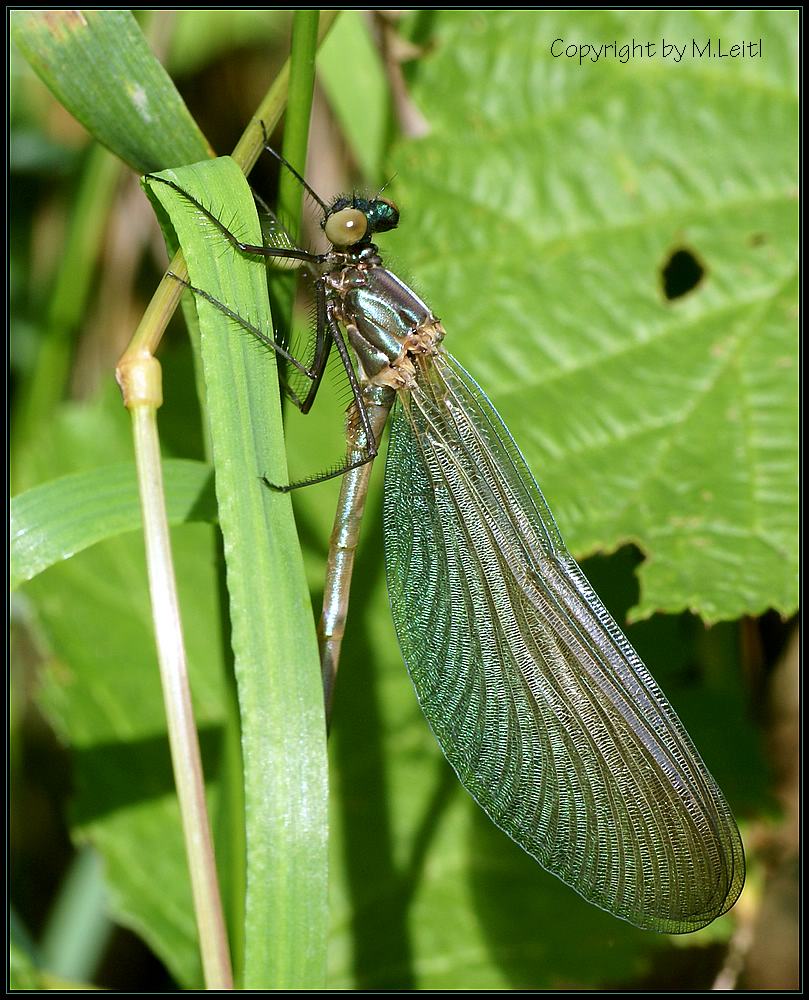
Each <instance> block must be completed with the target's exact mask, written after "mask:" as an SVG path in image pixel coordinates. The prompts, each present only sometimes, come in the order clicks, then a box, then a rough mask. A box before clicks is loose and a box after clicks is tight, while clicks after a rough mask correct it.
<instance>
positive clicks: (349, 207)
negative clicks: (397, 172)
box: [321, 195, 399, 247]
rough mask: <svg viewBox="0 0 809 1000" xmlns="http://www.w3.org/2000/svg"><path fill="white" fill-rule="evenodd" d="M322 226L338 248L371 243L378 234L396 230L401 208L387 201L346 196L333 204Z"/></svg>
mask: <svg viewBox="0 0 809 1000" xmlns="http://www.w3.org/2000/svg"><path fill="white" fill-rule="evenodd" d="M321 225H322V226H323V231H324V232H325V233H326V237H327V238H328V239H329V240H330V241H331V243H332V244H333V245H334V246H336V247H353V246H356V245H357V244H359V243H367V242H369V241H370V239H371V237H372V236H373V235H374V234H375V233H387V232H389V231H390V230H391V229H395V228H396V227H397V226H398V225H399V209H398V208H397V207H396V206H395V205H394V203H393V202H392V201H388V199H387V198H371V199H369V198H359V197H357V196H356V195H352V196H351V197H350V198H349V197H345V196H343V197H340V198H338V199H337V200H336V201H334V202H333V203H332V205H331V206H330V207H329V210H328V211H327V212H326V216H325V218H324V219H323V222H322V223H321Z"/></svg>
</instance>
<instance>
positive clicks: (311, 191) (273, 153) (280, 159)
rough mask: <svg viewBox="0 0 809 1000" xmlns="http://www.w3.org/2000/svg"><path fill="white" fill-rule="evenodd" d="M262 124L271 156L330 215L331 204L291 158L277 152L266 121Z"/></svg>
mask: <svg viewBox="0 0 809 1000" xmlns="http://www.w3.org/2000/svg"><path fill="white" fill-rule="evenodd" d="M260 124H261V131H262V133H263V134H264V148H265V149H266V150H267V152H268V153H269V154H270V156H274V157H275V158H276V160H278V162H279V163H280V164H281V165H282V166H284V167H286V168H287V170H288V171H289V172H290V173H291V174H292V176H293V177H294V178H295V179H296V180H297V181H298V182H299V183H300V184H301V185H302V186H303V187H304V189H305V190H306V191H308V192H309V194H310V195H311V196H312V197H313V198H314V199H315V201H316V202H317V203H318V205H320V207H321V208H322V209H323V212H324V214H326V215H328V212H329V206H328V205H327V204H326V202H325V201H323V199H322V198H321V197H320V195H319V194H318V193H317V191H315V190H314V188H312V186H311V185H310V184H308V183H307V182H306V181H305V180H304V178H303V177H301V175H300V174H299V173H298V171H297V170H296V169H295V168H294V167H293V166H292V164H291V163H290V162H289V160H287V159H285V158H284V157H283V156H282V155H281V154H280V153H277V152H276V151H275V150H274V149H273V148H272V146H271V145H270V137H269V136H268V135H267V129H266V127H265V125H264V122H261V123H260Z"/></svg>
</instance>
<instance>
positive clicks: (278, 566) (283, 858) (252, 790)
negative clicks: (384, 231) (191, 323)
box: [145, 158, 327, 989]
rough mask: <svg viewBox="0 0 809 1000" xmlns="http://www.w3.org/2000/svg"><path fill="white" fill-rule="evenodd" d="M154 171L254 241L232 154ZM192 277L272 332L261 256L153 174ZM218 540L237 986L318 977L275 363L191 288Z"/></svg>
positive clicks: (309, 696)
mask: <svg viewBox="0 0 809 1000" xmlns="http://www.w3.org/2000/svg"><path fill="white" fill-rule="evenodd" d="M162 176H164V177H166V178H169V179H171V180H173V181H175V182H176V183H177V184H179V185H180V187H181V188H182V189H183V190H184V191H188V192H190V193H192V194H193V195H194V196H195V197H196V198H197V199H199V201H200V202H201V203H202V204H204V205H205V206H206V207H207V208H209V209H210V210H211V211H212V212H213V213H214V214H215V215H216V216H217V217H219V218H224V219H226V220H227V222H228V224H229V225H230V227H231V228H232V229H235V230H236V232H237V233H238V234H239V236H240V237H241V238H242V239H244V240H246V241H250V242H253V243H256V242H260V230H259V225H258V218H257V216H256V213H255V207H254V205H253V201H252V198H251V196H250V192H249V188H248V187H247V185H246V183H245V180H244V177H243V176H242V174H241V172H240V171H239V169H238V167H237V166H236V164H235V163H234V162H233V161H232V160H230V159H229V158H222V159H219V160H216V161H213V162H212V163H204V164H195V165H194V166H192V167H188V168H185V169H181V170H176V171H167V172H166V173H165V174H163V175H162ZM145 186H146V189H147V191H148V192H149V194H150V196H151V197H152V199H153V200H154V201H155V202H156V203H159V206H160V208H159V209H158V214H159V215H162V211H161V208H162V210H164V211H165V212H167V213H168V214H169V216H170V217H171V223H172V225H173V226H174V229H175V231H176V233H177V236H178V237H179V240H180V244H181V246H182V248H183V252H184V254H185V257H186V261H187V263H188V269H189V274H190V277H191V281H192V283H193V284H195V285H196V286H197V287H201V288H204V289H205V290H206V291H207V292H209V293H210V294H211V295H213V296H214V297H216V298H217V299H218V300H219V301H221V302H224V303H226V304H227V305H228V306H229V307H230V308H231V309H233V310H234V311H237V312H239V314H240V315H242V316H245V318H247V319H249V320H250V321H251V322H252V323H254V324H256V325H258V326H261V327H262V328H263V329H265V330H270V329H271V325H270V318H269V311H268V305H267V294H266V281H265V276H264V271H263V265H262V264H261V263H260V262H257V261H250V260H248V259H246V258H244V257H242V256H240V255H238V254H235V253H233V252H231V251H230V249H229V248H228V247H227V245H226V244H225V245H223V244H224V241H223V240H222V237H221V235H220V234H219V233H218V232H217V231H216V230H215V229H214V227H213V226H212V225H211V224H210V222H208V221H207V220H205V219H204V218H203V217H201V214H200V213H199V211H197V210H196V209H195V208H193V206H191V205H190V203H189V202H188V200H187V199H186V198H184V197H183V196H182V195H181V194H178V193H177V192H176V191H174V190H173V189H171V188H169V187H168V186H167V185H165V184H161V183H159V182H158V181H155V180H151V181H150V180H148V179H147V181H146V182H145ZM197 308H198V312H199V316H200V327H201V330H202V356H203V365H204V369H205V380H206V385H207V394H208V406H209V412H210V418H211V437H212V443H213V453H214V465H215V469H216V491H217V499H218V502H219V518H220V524H221V527H222V534H223V537H224V541H225V558H226V561H227V584H228V591H229V595H230V613H231V624H232V645H233V651H234V655H235V661H236V662H235V673H236V680H237V684H238V688H239V703H240V708H241V717H242V749H243V755H244V766H245V800H246V806H245V808H246V816H245V822H246V828H247V845H248V848H247V888H246V902H245V928H246V942H245V973H244V983H243V987H244V988H245V989H273V988H275V989H282V988H293V987H294V988H298V989H300V988H316V987H318V986H322V984H323V977H324V970H325V936H326V915H327V910H326V874H327V872H326V854H325V850H326V786H327V779H326V754H325V746H326V743H325V725H324V716H323V701H322V691H321V685H320V671H319V666H318V656H317V644H316V640H315V633H314V625H313V619H312V611H311V607H310V603H309V595H308V591H307V588H306V583H305V579H304V573H303V562H302V558H301V554H300V549H299V547H298V542H297V537H296V534H295V527H294V521H293V517H292V508H291V504H290V501H289V497H288V496H284V495H280V494H275V493H272V492H271V491H270V490H268V489H267V488H266V487H264V486H263V485H262V483H261V476H262V475H264V474H266V475H267V477H268V478H269V479H271V480H273V481H276V482H279V481H280V482H283V481H284V480H285V477H286V460H285V456H284V449H283V439H282V433H281V414H280V403H279V396H278V387H277V381H276V373H275V365H274V362H273V360H272V358H268V357H267V351H266V350H262V349H261V345H259V344H258V343H257V342H256V341H254V340H253V338H251V337H250V335H249V334H248V333H246V332H245V331H244V330H242V329H240V328H239V327H238V326H237V325H236V324H235V323H234V322H233V321H231V320H229V319H228V318H227V317H225V316H224V315H223V314H222V312H221V311H219V310H218V309H216V308H215V307H213V306H212V305H211V304H210V303H208V302H206V301H205V300H203V299H200V298H199V297H197Z"/></svg>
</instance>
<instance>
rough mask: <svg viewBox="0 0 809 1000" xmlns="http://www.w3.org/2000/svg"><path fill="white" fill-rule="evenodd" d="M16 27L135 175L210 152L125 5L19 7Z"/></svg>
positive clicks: (43, 68) (20, 41)
mask: <svg viewBox="0 0 809 1000" xmlns="http://www.w3.org/2000/svg"><path fill="white" fill-rule="evenodd" d="M11 31H12V37H13V39H14V41H15V42H16V44H17V46H18V47H19V49H20V51H21V52H22V53H23V54H24V55H25V57H26V58H27V59H28V61H29V63H30V64H31V65H32V66H33V68H34V69H35V70H36V72H37V73H38V74H39V76H40V77H41V78H42V80H43V81H44V82H45V84H46V85H47V86H48V88H49V89H50V90H51V91H52V92H53V94H54V95H55V96H56V97H57V98H58V99H59V100H60V101H61V102H62V104H64V106H65V107H66V108H67V109H68V111H70V113H71V114H73V115H74V116H75V117H76V118H77V119H78V120H79V121H80V122H81V123H82V125H84V127H85V128H86V129H87V130H88V131H89V132H90V133H91V134H92V135H93V136H95V138H96V139H98V141H99V142H102V143H103V144H104V145H105V146H107V147H108V148H109V149H111V150H112V151H113V152H114V153H116V154H117V155H118V156H120V157H121V159H122V160H125V161H126V162H127V163H128V164H129V165H130V166H132V167H133V168H134V169H136V170H137V171H138V172H140V173H143V172H145V171H148V170H155V169H158V168H160V167H164V166H166V164H172V165H177V164H181V163H193V162H195V161H196V160H202V159H204V158H205V157H206V156H210V155H211V150H210V147H209V146H208V144H207V142H206V140H205V137H204V136H203V134H202V132H200V130H199V127H198V126H197V124H196V122H195V121H194V119H193V118H192V117H191V115H190V113H189V111H188V108H186V106H185V103H184V102H183V99H182V98H181V97H180V94H179V93H178V91H177V88H176V87H175V86H174V84H173V83H172V81H171V79H170V77H169V76H168V74H167V73H166V71H165V70H164V69H163V67H162V66H161V64H160V62H159V61H158V60H157V58H156V57H155V55H154V53H153V52H152V50H151V49H150V48H149V45H148V43H147V41H146V39H145V38H144V36H143V33H142V32H141V30H140V28H139V27H138V24H137V22H136V21H135V19H134V17H133V16H132V14H131V13H130V12H129V11H128V10H39V11H37V10H17V11H14V12H13V14H12V18H11Z"/></svg>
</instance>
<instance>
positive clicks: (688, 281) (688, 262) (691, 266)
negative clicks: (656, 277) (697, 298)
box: [660, 247, 705, 301]
mask: <svg viewBox="0 0 809 1000" xmlns="http://www.w3.org/2000/svg"><path fill="white" fill-rule="evenodd" d="M704 274H705V268H704V267H703V266H702V264H701V263H700V262H699V260H698V259H697V257H696V256H695V254H693V253H692V252H691V251H690V250H689V249H688V248H687V247H680V248H679V249H678V250H674V251H672V253H671V254H670V256H669V259H668V260H667V261H666V263H665V264H664V265H663V267H662V269H661V271H660V275H661V278H662V279H663V294H664V295H665V296H666V298H667V299H668V300H669V301H671V300H672V299H679V298H682V296H683V295H687V294H688V292H690V291H691V290H692V289H694V288H696V287H697V285H698V284H699V283H700V281H701V280H702V277H703V275H704Z"/></svg>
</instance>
